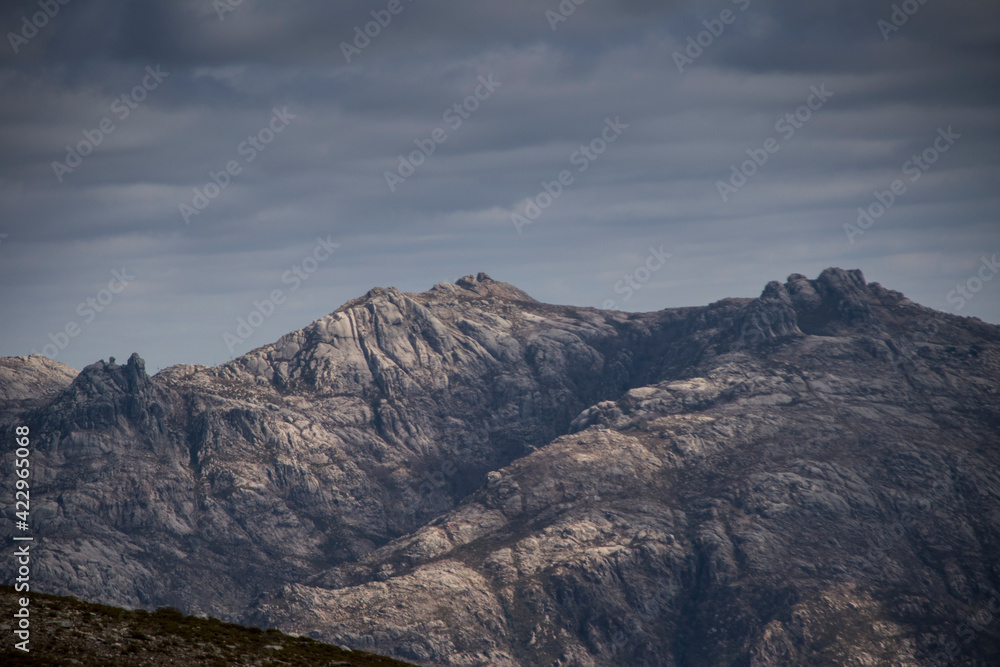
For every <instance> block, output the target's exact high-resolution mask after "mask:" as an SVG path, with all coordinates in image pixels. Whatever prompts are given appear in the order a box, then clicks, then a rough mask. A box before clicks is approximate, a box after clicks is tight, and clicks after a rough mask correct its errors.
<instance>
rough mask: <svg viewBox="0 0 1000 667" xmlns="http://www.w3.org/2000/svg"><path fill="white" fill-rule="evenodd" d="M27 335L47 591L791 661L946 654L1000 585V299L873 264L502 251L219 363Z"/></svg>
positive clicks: (519, 640)
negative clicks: (756, 293) (67, 359)
mask: <svg viewBox="0 0 1000 667" xmlns="http://www.w3.org/2000/svg"><path fill="white" fill-rule="evenodd" d="M16 359H17V358H5V359H2V360H0V372H2V373H4V375H0V377H2V378H4V383H5V386H7V383H8V380H7V378H11V377H13V376H14V375H16V374H17V373H18V369H20V368H23V371H22V375H23V376H24V377H35V376H38V375H44V376H45V382H41V383H37V384H38V390H37V393H32V392H31V391H29V387H30V386H32V385H31V384H30V383H28V382H24V381H20V380H18V381H17V382H10V385H9V386H11V387H20V389H19V390H18V391H19V392H20V393H18V394H17V395H14V393H13V392H11V391H6V390H5V391H6V393H5V394H3V395H4V396H7V397H8V398H7V399H6V400H5V401H4V403H3V404H2V405H3V410H2V411H0V430H9V428H10V427H11V425H12V424H13V423H14V422H15V421H17V420H24V421H25V423H28V424H29V425H31V427H32V432H33V433H37V434H38V437H40V438H41V441H40V443H39V445H38V454H37V456H38V458H39V462H38V465H39V468H40V469H42V470H44V475H43V479H44V480H45V481H44V484H43V485H41V486H40V487H39V494H40V497H41V498H43V500H42V501H41V504H40V505H39V507H40V510H39V512H40V516H41V517H42V518H43V520H44V521H43V526H42V530H43V531H47V532H45V534H44V535H43V538H44V540H45V545H46V546H45V549H43V550H42V551H41V561H40V571H39V572H38V574H37V575H36V577H37V578H38V579H39V580H40V581H43V582H46V583H47V584H48V585H49V586H50V587H51V589H52V590H53V592H70V593H74V594H77V595H80V596H81V597H85V598H88V599H93V600H96V601H102V602H113V603H117V604H123V605H125V606H150V605H164V604H169V605H173V606H177V607H179V608H181V609H184V610H185V611H189V612H195V613H210V614H211V615H213V616H219V617H220V618H224V619H226V620H243V621H249V622H252V623H255V624H258V625H275V626H277V627H281V628H282V629H285V630H290V631H295V632H297V633H299V634H310V635H311V636H314V637H316V638H321V639H324V640H326V641H331V642H334V643H338V644H343V645H346V646H351V647H356V648H362V649H367V650H376V651H378V652H381V653H385V654H389V655H393V656H394V657H397V658H400V659H404V660H409V661H412V662H416V663H419V664H477V663H481V664H509V665H534V664H553V663H557V664H565V665H570V664H580V665H598V664H635V665H643V664H677V665H688V664H758V665H777V664H803V662H802V661H803V660H805V661H807V662H808V663H809V664H824V663H823V662H822V661H823V660H826V661H827V662H830V663H831V664H833V663H836V660H838V659H839V658H837V657H836V656H838V655H845V656H847V655H855V654H859V653H861V654H867V655H868V656H869V657H870V658H871V659H873V660H878V659H882V658H884V657H885V656H888V655H893V654H895V655H896V656H901V657H900V660H901V662H902V663H903V664H928V663H927V662H926V661H927V660H930V659H931V658H930V657H929V656H933V655H934V654H935V651H936V644H934V643H933V635H934V634H935V632H938V630H935V628H938V629H939V630H940V632H938V634H940V633H941V632H945V631H946V630H947V619H948V618H949V614H952V615H956V614H957V615H960V614H961V613H962V612H961V611H960V610H962V609H964V608H965V607H968V606H970V605H975V604H976V603H977V601H981V600H983V599H986V598H987V597H988V596H989V595H992V594H993V591H995V590H996V589H998V588H1000V571H998V569H997V566H996V565H994V564H992V562H991V556H990V555H991V554H995V553H1000V538H998V535H1000V517H998V516H997V514H998V512H997V511H996V508H997V507H1000V479H998V476H997V470H998V469H1000V465H998V455H997V451H996V447H995V446H993V445H994V444H995V443H996V442H998V441H1000V439H998V438H997V435H998V432H1000V409H998V407H997V404H998V401H997V400H996V398H997V378H998V377H1000V373H998V368H1000V327H998V326H996V325H990V324H986V323H982V322H979V321H977V320H974V319H971V318H959V317H956V316H953V315H948V314H944V313H938V312H936V311H932V310H930V309H927V308H925V307H923V306H919V305H917V304H914V303H912V302H911V301H909V300H908V299H906V297H905V296H903V295H902V294H900V293H899V292H894V291H892V290H887V289H885V288H883V287H882V286H881V285H879V284H877V283H867V282H866V281H865V279H864V276H863V274H862V273H861V272H860V271H858V270H852V271H844V270H841V269H834V268H831V269H827V270H825V271H823V272H822V273H821V274H820V275H819V276H818V277H817V278H816V279H815V280H810V279H808V278H806V277H805V276H802V275H800V274H792V275H791V276H789V278H788V279H787V280H786V281H785V282H784V283H782V282H778V281H772V282H770V283H768V284H767V285H766V286H765V287H764V289H763V291H762V293H761V296H760V297H758V298H757V299H723V300H720V301H717V302H715V303H713V304H709V305H707V306H699V307H689V308H683V309H667V310H663V311H656V312H652V313H624V312H620V311H601V310H598V309H593V308H580V307H573V306H553V305H548V304H543V303H540V302H538V301H535V300H534V299H532V298H531V297H530V296H528V295H527V294H526V293H524V292H523V291H521V290H519V289H518V288H516V287H514V286H512V285H509V284H507V283H502V282H497V281H494V280H493V279H492V278H490V277H489V276H487V275H486V274H478V275H476V276H471V275H470V276H465V277H463V278H460V279H459V280H458V281H457V282H456V283H439V284H438V285H435V286H434V287H433V288H431V290H428V291H426V292H422V293H416V294H414V293H404V292H400V291H399V290H397V289H395V288H375V289H373V290H370V291H369V292H368V293H367V294H365V295H364V296H362V297H360V298H358V299H354V300H352V301H349V302H348V303H346V304H344V305H343V306H341V307H340V308H338V309H337V310H335V311H333V312H332V313H330V314H329V315H326V316H324V317H322V318H320V319H318V320H316V321H314V322H313V323H311V324H310V325H307V326H306V327H304V328H302V329H299V330H297V331H293V332H290V333H288V334H286V335H285V336H282V337H281V338H279V339H278V340H277V341H275V342H274V343H270V344H268V345H264V346H261V347H259V348H256V349H255V350H252V351H250V352H248V353H247V354H245V355H242V356H241V357H239V358H237V359H234V360H232V361H230V362H227V363H225V364H221V365H219V366H215V367H204V366H190V365H176V366H171V367H169V368H166V369H163V370H162V371H160V372H159V373H157V374H156V375H155V376H152V377H149V376H148V375H147V374H146V373H145V368H144V364H143V362H142V360H141V358H140V357H138V355H135V354H133V355H132V356H131V357H130V358H129V360H128V361H127V362H126V363H125V364H121V365H119V364H116V363H114V362H113V360H111V361H109V362H107V363H106V362H103V361H101V362H98V363H96V364H92V365H90V366H88V367H87V368H85V369H84V370H83V371H81V373H80V374H78V375H77V376H76V377H75V378H73V379H72V381H70V382H69V383H68V384H66V383H67V376H68V374H67V373H66V372H64V371H63V370H62V369H60V368H59V366H58V365H55V364H53V363H52V362H45V361H42V360H39V359H34V358H28V359H24V358H21V359H22V360H23V361H15V360H16ZM4 369H13V370H4ZM32 374H34V375H32ZM18 377H20V376H18ZM15 379H17V378H15ZM60 386H62V387H63V389H62V390H58V387H60ZM977 503H978V506H981V507H983V508H986V509H987V512H986V513H985V515H974V514H973V513H972V510H971V507H975V506H977ZM901 507H902V508H904V509H906V510H907V511H909V512H910V513H911V514H912V513H916V514H917V515H918V516H920V518H921V520H922V521H924V523H923V524H917V523H916V522H913V523H912V524H911V523H907V524H906V525H904V526H903V530H902V531H901V533H900V535H901V536H897V537H896V538H895V541H893V542H891V543H890V544H889V545H888V547H885V548H880V549H877V550H875V551H874V553H875V557H873V556H872V548H871V547H870V545H868V544H867V542H866V541H867V540H868V539H869V538H870V537H872V536H873V535H878V533H879V526H883V527H884V526H885V525H896V524H898V523H900V521H899V517H900V516H901V515H900V512H901V510H900V508H901ZM920 508H923V509H920ZM931 510H933V511H931ZM921 525H922V526H923V528H921V527H920V526H921ZM818 527H822V528H823V530H824V531H825V532H823V533H817V532H816V531H817V530H818ZM859 533H860V534H863V535H864V536H865V537H863V538H859V537H858V534H859ZM970 535H971V537H969V536H970ZM807 538H808V539H807ZM873 539H874V538H873ZM831 540H832V541H831ZM941 541H943V542H944V544H939V542H941ZM952 542H953V543H955V544H959V545H961V549H960V550H959V551H958V552H955V551H954V549H953V548H950V547H946V546H945V545H946V544H949V543H952ZM835 545H836V546H835ZM820 546H822V547H823V548H820ZM791 554H799V555H791ZM805 554H808V556H805ZM789 559H790V560H789ZM808 559H812V561H809V560H808ZM786 560H787V561H788V562H790V563H791V566H790V567H789V566H784V565H782V563H785V562H786ZM882 561H884V562H882ZM808 562H815V563H817V565H815V566H808ZM902 563H907V564H908V565H907V567H910V568H911V569H913V568H916V569H913V571H917V570H919V571H920V573H921V576H924V577H926V579H927V581H930V582H931V583H932V584H933V585H925V584H923V583H919V582H915V581H910V580H909V579H907V578H906V577H905V576H903V575H902V574H901V571H902V570H901V569H900V568H901V567H903V566H902V565H901V564H902ZM914 576H916V575H914ZM595 582H600V585H599V586H595ZM901 588H902V589H906V590H907V593H906V595H904V596H903V597H906V598H907V599H906V600H902V598H900V595H901V594H900V593H899V592H898V591H899V590H900V589H901ZM782 591H784V592H782ZM892 591H896V592H892ZM449 596H452V597H454V598H455V599H456V600H458V602H457V603H456V604H453V605H451V606H449V605H447V604H445V603H443V602H442V600H447V599H448V598H449ZM907 596H908V597H907ZM910 598H913V599H912V600H911V599H910ZM852 605H853V607H852ZM914 605H916V606H915V607H914ZM963 605H964V606H963ZM911 607H914V608H916V609H918V610H920V609H922V610H923V611H919V613H916V612H915V615H914V614H910V616H907V615H906V613H904V612H903V611H899V610H901V609H909V608H911ZM851 608H855V609H864V610H867V611H866V612H865V614H868V615H869V616H870V617H871V619H872V622H873V623H874V625H875V626H878V627H880V628H882V630H873V629H871V628H868V629H865V628H863V627H855V625H856V624H855V625H852V624H851V622H849V619H847V618H846V617H845V616H844V614H845V613H846V612H845V611H844V610H845V609H851ZM719 610H726V612H725V614H723V612H721V611H719ZM907 613H908V612H907ZM724 617H727V618H728V619H729V620H728V621H727V622H722V618H724ZM796 618H797V619H799V620H798V621H795V619H796ZM834 618H836V619H840V620H838V621H836V623H840V624H846V625H844V628H848V627H849V628H850V632H847V631H846V630H845V631H844V633H841V634H842V636H840V637H839V638H838V637H833V638H830V637H827V635H828V634H829V633H828V629H829V628H828V627H826V626H828V625H830V624H832V623H834V621H833V620H830V619H834ZM823 619H827V620H825V621H824V620H823ZM914 619H917V620H914ZM918 621H919V622H918ZM824 624H826V625H824ZM955 625H957V623H956V624H955ZM831 627H832V626H831ZM887 628H888V629H887ZM976 637H977V638H978V640H979V644H976V645H974V646H973V647H972V648H973V649H974V650H978V651H979V653H966V654H962V655H959V656H957V657H955V658H954V659H955V660H959V659H965V658H968V659H969V660H972V659H982V658H983V657H985V656H991V655H993V654H994V653H993V652H994V651H996V650H997V646H1000V643H998V642H997V641H996V639H997V636H996V631H995V630H989V627H988V626H987V627H986V628H984V630H983V631H981V632H978V633H977V634H976ZM706 647H713V648H711V649H709V648H706ZM977 647H979V648H977ZM712 651H714V652H712ZM823 656H825V657H823ZM879 656H882V658H880V657H879ZM949 658H950V659H951V658H952V656H949ZM623 661H624V662H623ZM831 661H832V662H831ZM838 664H840V663H838ZM952 664H972V663H971V662H966V663H963V662H960V661H955V662H953V663H952Z"/></svg>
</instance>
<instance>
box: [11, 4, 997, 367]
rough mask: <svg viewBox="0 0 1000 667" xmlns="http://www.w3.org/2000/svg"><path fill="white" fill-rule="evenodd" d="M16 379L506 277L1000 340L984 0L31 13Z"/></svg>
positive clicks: (991, 85)
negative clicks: (852, 308) (923, 317)
mask: <svg viewBox="0 0 1000 667" xmlns="http://www.w3.org/2000/svg"><path fill="white" fill-rule="evenodd" d="M0 32H2V35H3V43H2V44H0V100H2V104H0V313H2V317H3V319H2V321H0V355H3V356H9V355H26V354H30V353H42V354H46V355H47V356H49V357H51V358H54V359H56V360H57V361H60V362H63V363H66V364H69V365H70V366H72V367H74V368H77V369H82V368H83V367H84V366H86V365H87V364H90V363H93V362H95V361H97V360H99V359H102V358H108V357H110V356H116V357H117V358H118V359H124V358H127V357H128V355H129V354H130V353H132V352H138V353H139V354H140V356H142V357H143V358H144V359H145V360H146V365H147V370H149V371H150V372H155V371H156V370H157V369H161V368H165V367H167V366H169V365H172V364H178V363H194V364H209V365H211V364H218V363H223V362H225V361H227V360H229V359H231V358H233V357H235V356H239V355H240V354H244V353H246V352H248V351H249V350H251V349H253V348H255V347H258V346H260V345H265V344H267V343H269V342H271V341H274V340H276V339H277V338H279V337H280V336H281V335H283V334H285V333H287V332H289V331H292V330H295V329H298V328H301V327H303V326H306V325H308V324H309V323H310V322H311V321H313V320H315V319H317V318H320V317H322V316H324V315H325V314H327V313H329V312H332V311H333V310H335V309H336V308H337V307H339V306H340V305H341V304H343V303H344V302H346V301H348V300H349V299H352V298H355V297H358V296H361V295H363V294H364V293H365V292H367V291H368V290H369V289H371V288H373V287H376V286H383V287H387V286H395V287H398V288H399V289H401V290H403V291H408V292H421V291H425V290H427V289H429V288H430V287H431V286H433V285H434V284H435V283H438V282H454V281H456V280H457V279H459V278H460V277H461V276H464V275H467V274H476V273H479V272H485V273H487V274H489V275H490V276H491V277H493V278H494V279H496V280H502V281H506V282H509V283H513V284H515V285H517V286H518V287H520V288H521V289H523V290H525V291H526V292H528V293H529V294H531V295H532V296H533V297H535V298H536V299H539V300H541V301H545V302H550V303H561V304H572V305H578V306H593V307H598V308H601V307H604V308H614V309H618V310H628V311H652V310H659V309H661V308H670V307H680V306H697V305H704V304H708V303H710V302H712V301H716V300H718V299H722V298H726V297H754V296H758V295H759V294H760V292H761V290H762V289H763V287H764V285H765V284H766V283H767V282H768V281H770V280H784V279H786V278H787V276H788V275H789V274H792V273H802V274H805V275H806V276H809V277H816V276H817V275H818V274H819V273H820V272H821V271H822V270H823V269H824V268H826V267H829V266H839V267H842V268H845V269H851V268H859V269H861V270H862V271H863V272H864V274H865V276H866V278H867V279H868V280H869V281H877V282H880V283H881V284H882V285H884V286H885V287H887V288H890V289H895V290H898V291H901V292H903V293H904V294H906V295H907V296H908V297H910V298H911V299H912V300H914V301H916V302H918V303H921V304H924V305H926V306H929V307H932V308H935V309H938V310H942V311H946V312H950V313H954V314H957V315H963V316H974V317H979V318H981V319H983V320H985V321H988V322H994V323H1000V278H997V279H995V280H994V278H995V277H996V275H997V273H998V272H1000V266H998V265H997V264H996V259H997V258H998V257H997V254H998V253H1000V224H998V219H1000V207H998V203H1000V187H998V181H1000V178H998V177H1000V163H998V156H1000V150H998V149H1000V131H998V130H1000V113H998V111H1000V108H998V107H1000V5H998V4H997V3H996V2H991V1H986V0H956V1H950V2H944V0H924V1H923V2H920V0H907V1H906V2H895V3H894V2H889V1H888V0H875V1H872V0H856V1H855V0H850V1H848V0H840V1H832V2H824V3H792V2H780V3H779V2H773V1H767V0H715V1H713V2H687V1H684V0H675V1H673V2H671V1H666V2H664V1H659V2H653V1H652V0H606V1H603V2H601V1H598V0H582V1H581V0H563V1H562V2H559V1H558V0H544V1H529V0H479V1H477V2H469V1H467V0H466V1H459V0H438V1H436V2H430V0H376V1H373V2H359V1H338V2H319V1H306V0H283V1H281V2H278V1H276V0H275V1H265V0H242V1H240V0H214V1H213V0H170V1H167V0H162V1H161V0H147V1H145V2H124V1H123V0H88V1H86V2H85V1H84V0H34V1H32V2H25V1H15V2H7V3H4V5H3V9H0Z"/></svg>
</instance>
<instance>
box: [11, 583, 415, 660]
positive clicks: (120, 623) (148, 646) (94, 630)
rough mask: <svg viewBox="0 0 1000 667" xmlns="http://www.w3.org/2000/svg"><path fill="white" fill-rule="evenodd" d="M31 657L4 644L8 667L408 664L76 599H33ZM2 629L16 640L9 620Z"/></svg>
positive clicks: (170, 612) (166, 612) (174, 614)
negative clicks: (45, 666)
mask: <svg viewBox="0 0 1000 667" xmlns="http://www.w3.org/2000/svg"><path fill="white" fill-rule="evenodd" d="M23 595H24V594H22V593H15V592H14V589H13V588H11V587H10V586H0V614H2V616H3V618H4V619H10V618H11V616H12V614H13V613H14V610H15V605H16V598H18V597H22V596H23ZM29 597H30V599H31V605H30V607H29V608H30V609H31V640H30V645H29V646H30V649H31V652H30V653H24V652H22V651H20V650H18V649H16V648H14V646H13V642H11V641H7V640H6V639H5V641H4V644H3V649H0V662H2V663H3V664H5V665H11V666H15V665H66V666H67V667H69V666H70V665H80V666H83V667H91V666H93V667H106V666H107V665H122V666H125V667H146V666H154V665H209V666H211V667H231V666H233V665H240V666H245V667H286V666H288V667H292V666H301V667H323V666H325V665H342V666H344V667H346V666H348V665H353V666H356V667H395V666H396V665H400V666H405V665H407V664H408V663H404V662H400V661H398V660H393V659H391V658H386V657H382V656H378V655H373V654H371V653H362V652H360V651H351V650H350V649H344V648H340V647H338V646H332V645H330V644H324V643H322V642H317V641H314V640H312V639H309V638H308V637H294V636H292V635H286V634H284V633H283V632H281V631H279V630H277V629H274V628H271V629H269V630H261V629H260V628H253V627H249V628H248V627H243V626H241V625H235V624H232V623H225V622H223V621H220V620H218V619H215V618H199V617H196V616H185V615H184V614H182V613H181V612H180V611H178V610H177V609H174V608H172V607H163V608H161V609H158V610H156V611H155V612H152V613H150V612H147V611H144V610H136V611H130V610H127V609H121V608H118V607H109V606H106V605H101V604H91V603H88V602H81V601H80V600H78V599H76V598H74V597H60V596H55V595H43V594H39V593H30V594H29ZM0 629H2V631H3V633H4V634H5V635H7V636H10V635H11V633H12V631H13V627H12V626H11V624H10V621H9V620H4V621H3V622H2V623H0Z"/></svg>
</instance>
